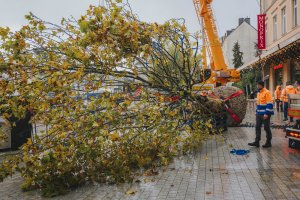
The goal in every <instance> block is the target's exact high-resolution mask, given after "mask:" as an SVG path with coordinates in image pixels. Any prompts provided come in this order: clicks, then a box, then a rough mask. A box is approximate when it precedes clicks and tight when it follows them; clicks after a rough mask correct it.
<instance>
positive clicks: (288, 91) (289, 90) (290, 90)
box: [281, 81, 297, 122]
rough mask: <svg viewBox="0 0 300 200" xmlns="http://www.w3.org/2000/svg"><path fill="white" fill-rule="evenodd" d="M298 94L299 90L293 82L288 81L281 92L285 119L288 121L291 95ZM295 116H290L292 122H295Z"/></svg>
mask: <svg viewBox="0 0 300 200" xmlns="http://www.w3.org/2000/svg"><path fill="white" fill-rule="evenodd" d="M290 94H297V90H296V89H295V88H294V86H293V85H292V82H290V81H288V82H286V87H285V88H284V89H283V90H282V92H281V101H282V102H283V113H284V119H283V121H288V106H289V95H290ZM293 121H294V120H293V118H292V117H291V118H290V122H293Z"/></svg>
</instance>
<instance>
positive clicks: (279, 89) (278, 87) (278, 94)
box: [274, 85, 281, 99]
mask: <svg viewBox="0 0 300 200" xmlns="http://www.w3.org/2000/svg"><path fill="white" fill-rule="evenodd" d="M274 97H275V99H281V87H280V86H279V85H278V86H277V87H276V90H275V92H274Z"/></svg>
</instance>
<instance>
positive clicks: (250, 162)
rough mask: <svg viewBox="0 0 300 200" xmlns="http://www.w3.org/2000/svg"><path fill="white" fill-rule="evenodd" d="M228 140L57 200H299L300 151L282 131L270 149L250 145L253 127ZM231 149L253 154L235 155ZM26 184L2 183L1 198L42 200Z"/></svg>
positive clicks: (15, 180) (237, 131)
mask: <svg viewBox="0 0 300 200" xmlns="http://www.w3.org/2000/svg"><path fill="white" fill-rule="evenodd" d="M274 120H275V121H276V120H278V121H277V122H279V121H280V119H278V118H276V117H275V118H274ZM225 137H226V139H225V141H224V142H221V141H219V140H209V141H206V142H204V143H203V145H202V146H201V148H200V150H199V151H198V152H196V153H195V154H193V155H189V156H184V157H180V158H176V159H175V160H174V162H173V163H172V164H171V165H170V166H168V167H167V168H166V169H162V170H161V171H160V172H159V175H157V176H153V177H138V181H136V182H135V183H134V184H122V185H118V186H109V185H87V186H84V187H80V188H79V189H77V190H74V191H72V192H70V193H68V194H67V195H65V196H61V197H57V198H53V199H55V200H61V199H62V200H69V199H73V200H77V199H78V200H80V199H84V200H92V199H105V200H106V199H107V200H108V199H113V200H115V199H116V200H117V199H118V200H119V199H128V200H134V199H136V200H146V199H147V200H152V199H163V200H168V199H170V200H171V199H172V200H173V199H186V200H190V199H193V200H194V199H197V200H198V199H199V200H200V199H207V200H210V199H216V200H220V199H228V200H234V199H236V200H241V199H247V200H248V199H249V200H250V199H255V200H260V199H291V200H292V199H294V200H296V199H300V152H298V151H296V150H292V149H289V148H288V140H287V139H286V138H285V137H284V133H283V131H282V130H273V147H272V148H270V149H262V148H249V147H248V146H247V143H248V142H251V141H253V139H254V129H253V128H252V129H251V128H230V129H229V131H228V133H225ZM264 141H265V138H264V140H263V141H262V142H264ZM232 148H236V149H238V148H241V149H250V153H249V154H248V155H246V156H236V155H232V154H230V150H231V149H232ZM21 181H22V179H21V178H20V177H19V176H15V177H13V178H12V179H7V180H6V181H5V182H3V183H0V199H18V200H19V199H42V198H41V197H40V194H39V192H38V191H35V192H30V193H23V192H21V190H20V189H19V188H20V184H21ZM127 191H131V193H134V194H132V195H126V192H127Z"/></svg>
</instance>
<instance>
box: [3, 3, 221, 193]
mask: <svg viewBox="0 0 300 200" xmlns="http://www.w3.org/2000/svg"><path fill="white" fill-rule="evenodd" d="M107 5H108V6H107V7H101V6H100V7H94V6H91V7H90V8H89V10H88V11H87V13H86V15H84V16H82V17H81V18H80V19H78V20H77V19H74V18H70V19H62V21H61V24H53V23H51V22H46V21H44V20H42V19H40V18H38V17H36V16H35V15H33V14H32V13H30V14H29V15H27V16H26V18H27V19H28V25H25V26H23V27H22V28H21V29H20V30H19V31H16V32H11V31H10V30H9V29H8V28H0V37H1V41H0V74H1V78H0V100H1V105H0V110H1V114H2V117H3V118H5V119H8V118H9V117H10V115H11V114H13V115H15V116H18V117H22V116H23V115H24V113H25V112H26V110H28V109H32V110H34V113H35V114H34V117H33V118H32V122H33V123H38V124H43V125H47V126H48V129H47V131H44V132H42V133H41V134H39V135H36V136H35V137H34V140H32V141H31V140H30V141H28V143H27V144H26V145H24V146H23V147H22V151H21V152H20V153H19V154H18V155H16V156H14V157H12V158H10V159H8V160H6V161H4V162H3V163H2V165H1V168H0V180H3V179H4V178H5V177H7V176H8V175H12V174H13V173H14V172H15V170H17V171H19V172H20V173H21V175H22V176H23V178H24V184H23V189H25V190H28V189H36V188H38V189H41V190H42V192H43V194H44V195H46V196H54V195H58V194H61V193H64V192H66V191H68V190H69V189H70V188H72V187H73V186H78V185H81V184H84V183H86V182H89V181H96V182H112V183H115V182H123V181H126V180H131V179H132V177H133V175H134V171H135V170H136V169H138V168H149V167H152V168H155V167H156V166H157V165H162V164H167V163H168V162H169V161H170V159H171V158H172V156H174V155H176V154H177V153H178V152H188V151H189V150H191V149H193V148H194V147H198V146H199V144H200V143H201V141H202V140H203V139H204V138H206V137H208V135H209V134H210V133H214V130H213V129H212V125H211V123H210V119H211V117H212V115H213V114H215V113H218V110H220V107H221V106H222V103H221V102H217V101H208V99H207V98H203V97H195V96H194V95H193V94H192V86H193V85H194V84H196V83H197V81H196V79H197V76H198V73H197V72H199V70H200V69H199V63H200V61H201V55H200V54H199V52H198V49H199V48H198V47H199V46H198V45H199V43H198V41H197V38H198V37H193V36H191V35H190V34H189V33H188V32H187V31H186V27H185V25H184V24H181V23H179V22H178V21H177V20H170V21H168V22H166V23H164V24H157V23H146V22H142V21H139V20H138V18H137V17H136V16H135V15H134V14H132V13H133V12H132V11H131V10H130V6H129V5H127V3H122V2H121V1H120V0H117V1H108V2H107ZM128 79H131V80H134V82H133V83H132V82H130V83H128V82H127V81H126V80H128ZM120 82H121V83H122V82H125V83H127V84H129V85H130V87H132V88H135V87H137V86H142V88H143V89H142V93H141V94H140V99H139V101H136V100H135V99H134V97H129V98H124V97H123V96H121V94H110V95H102V96H100V97H98V98H92V99H90V100H89V101H88V102H86V100H85V98H84V96H85V95H86V94H87V93H91V92H95V91H96V92H97V91H100V90H105V89H109V88H110V87H114V85H115V84H116V83H117V84H119V83H120ZM157 91H163V92H164V94H165V95H166V96H169V97H176V99H178V100H177V101H174V102H165V101H162V100H161V99H160V98H156V97H155V96H154V95H153V94H154V93H156V92H157ZM24 99H26V101H27V105H20V104H19V103H18V102H20V101H22V100H24ZM120 99H123V100H122V101H120ZM188 108H189V109H190V108H192V109H191V114H190V115H189V119H194V123H193V124H192V125H190V126H187V125H185V124H184V122H185V121H186V120H187V119H186V115H184V111H185V110H186V109H188ZM2 136H3V137H2V138H4V137H5V133H2ZM20 163H22V164H21V165H20Z"/></svg>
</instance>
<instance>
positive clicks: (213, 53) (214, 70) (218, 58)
mask: <svg viewBox="0 0 300 200" xmlns="http://www.w3.org/2000/svg"><path fill="white" fill-rule="evenodd" d="M193 2H194V6H195V10H196V14H197V17H198V20H199V23H200V24H201V26H202V37H203V38H202V39H203V49H202V53H203V70H205V69H207V58H206V55H207V54H208V55H209V58H210V69H211V77H210V78H209V79H208V80H207V83H209V84H214V85H215V86H220V85H226V83H228V82H238V81H240V73H239V72H238V71H237V70H236V69H228V66H227V65H226V63H225V59H224V54H223V50H222V46H221V42H220V40H219V37H218V32H217V27H216V25H215V20H214V16H213V11H212V8H211V4H212V2H213V0H193Z"/></svg>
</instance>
